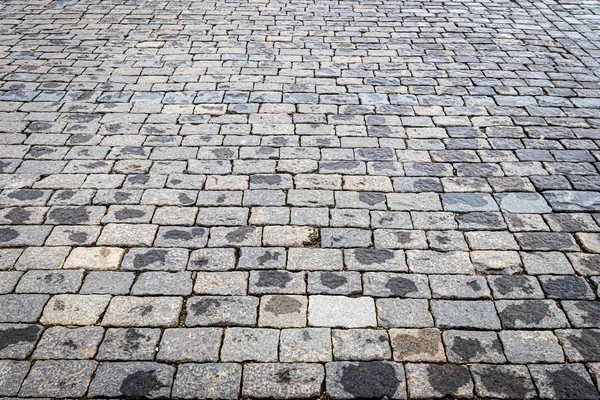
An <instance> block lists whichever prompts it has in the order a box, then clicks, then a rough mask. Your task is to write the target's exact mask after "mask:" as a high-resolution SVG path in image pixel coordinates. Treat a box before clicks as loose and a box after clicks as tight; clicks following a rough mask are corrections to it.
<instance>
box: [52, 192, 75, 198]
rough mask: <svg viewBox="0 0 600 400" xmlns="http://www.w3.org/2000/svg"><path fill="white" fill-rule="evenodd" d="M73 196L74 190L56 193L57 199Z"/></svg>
mask: <svg viewBox="0 0 600 400" xmlns="http://www.w3.org/2000/svg"><path fill="white" fill-rule="evenodd" d="M73 196H75V191H73V190H63V191H61V192H59V193H57V194H56V199H57V200H69V199H71V198H73Z"/></svg>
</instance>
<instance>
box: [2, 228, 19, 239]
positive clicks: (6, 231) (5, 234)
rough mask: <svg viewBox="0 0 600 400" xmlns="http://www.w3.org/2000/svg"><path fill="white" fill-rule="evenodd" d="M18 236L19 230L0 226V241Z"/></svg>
mask: <svg viewBox="0 0 600 400" xmlns="http://www.w3.org/2000/svg"><path fill="white" fill-rule="evenodd" d="M18 237H19V232H18V231H17V230H16V229H13V228H0V242H3V243H4V242H10V241H11V240H13V239H16V238H18Z"/></svg>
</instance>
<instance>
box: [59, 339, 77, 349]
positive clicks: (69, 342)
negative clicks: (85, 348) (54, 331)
mask: <svg viewBox="0 0 600 400" xmlns="http://www.w3.org/2000/svg"><path fill="white" fill-rule="evenodd" d="M62 347H66V348H67V349H69V351H75V350H77V349H78V348H79V346H77V343H75V342H74V341H72V340H71V339H67V340H65V341H64V342H62Z"/></svg>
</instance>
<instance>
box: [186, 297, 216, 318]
mask: <svg viewBox="0 0 600 400" xmlns="http://www.w3.org/2000/svg"><path fill="white" fill-rule="evenodd" d="M220 305H221V301H220V300H217V299H200V300H199V301H197V302H196V303H194V304H192V305H191V306H190V311H191V312H192V313H194V315H200V314H206V313H207V312H208V311H209V310H210V309H211V308H214V307H219V306H220Z"/></svg>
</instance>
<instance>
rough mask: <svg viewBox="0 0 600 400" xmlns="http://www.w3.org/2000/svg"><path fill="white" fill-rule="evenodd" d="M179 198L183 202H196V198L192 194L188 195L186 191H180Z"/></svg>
mask: <svg viewBox="0 0 600 400" xmlns="http://www.w3.org/2000/svg"><path fill="white" fill-rule="evenodd" d="M177 198H178V199H179V202H180V203H181V204H193V203H194V199H192V198H191V197H190V196H188V195H187V194H185V193H179V195H178V196H177Z"/></svg>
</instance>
